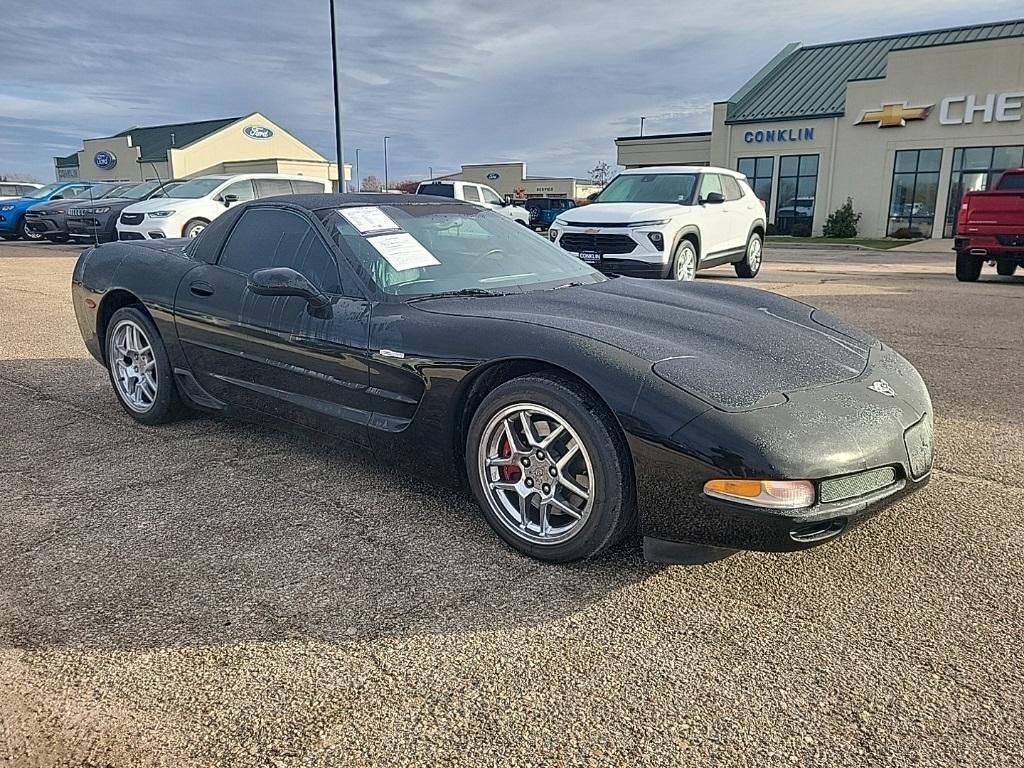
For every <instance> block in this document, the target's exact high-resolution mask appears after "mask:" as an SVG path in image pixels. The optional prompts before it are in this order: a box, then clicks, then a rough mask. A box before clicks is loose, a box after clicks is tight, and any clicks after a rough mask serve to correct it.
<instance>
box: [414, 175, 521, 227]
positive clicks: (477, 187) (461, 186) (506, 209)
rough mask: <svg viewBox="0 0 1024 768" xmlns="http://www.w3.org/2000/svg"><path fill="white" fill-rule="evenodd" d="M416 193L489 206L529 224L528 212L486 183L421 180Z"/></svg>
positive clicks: (493, 209)
mask: <svg viewBox="0 0 1024 768" xmlns="http://www.w3.org/2000/svg"><path fill="white" fill-rule="evenodd" d="M416 194H417V195H437V196H438V197H450V198H452V199H453V200H463V201H465V202H467V203H474V204H475V205H480V206H483V207H484V208H490V209H491V210H492V211H497V212H498V213H503V214H505V215H506V216H508V217H509V218H510V219H512V220H513V221H517V222H519V223H520V224H522V225H523V226H524V227H528V226H530V212H529V211H528V210H526V209H525V208H520V207H519V206H518V205H512V204H511V203H506V202H505V201H504V200H502V199H501V196H500V195H498V193H497V192H495V191H494V190H493V189H491V188H490V187H488V186H487V185H486V184H476V183H474V182H472V181H436V180H432V181H421V182H420V185H419V186H418V187H416Z"/></svg>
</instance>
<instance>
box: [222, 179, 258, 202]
mask: <svg viewBox="0 0 1024 768" xmlns="http://www.w3.org/2000/svg"><path fill="white" fill-rule="evenodd" d="M227 195H234V196H235V197H237V198H238V202H240V203H244V202H245V201H246V200H253V199H255V197H256V195H255V194H254V193H253V190H252V181H251V180H249V179H246V180H245V181H236V182H235V183H234V184H228V185H227V186H226V187H225V188H224V189H222V190H221V193H220V195H218V197H220V198H221V199H224V198H225V197H226V196H227Z"/></svg>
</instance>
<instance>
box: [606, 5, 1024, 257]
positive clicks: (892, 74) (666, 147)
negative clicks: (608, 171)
mask: <svg viewBox="0 0 1024 768" xmlns="http://www.w3.org/2000/svg"><path fill="white" fill-rule="evenodd" d="M615 143H616V145H617V146H618V161H619V164H620V165H624V166H626V167H628V168H642V167H644V166H653V165H678V164H692V165H706V164H709V163H710V164H711V165H719V166H724V167H726V168H734V169H736V170H738V171H740V172H741V173H743V174H745V175H746V176H747V178H748V179H749V180H750V184H751V186H752V187H753V188H754V191H755V192H756V193H757V196H758V197H759V198H761V200H763V201H764V202H765V205H766V208H767V210H768V222H769V224H770V225H771V227H772V228H773V230H774V231H776V232H778V233H780V234H786V233H795V234H806V233H811V234H820V233H821V227H822V224H824V223H825V220H826V219H827V218H828V215H829V214H830V213H831V212H832V211H834V210H835V209H836V208H838V207H839V206H841V205H842V204H843V203H844V202H845V201H846V198H848V197H850V198H853V206H854V208H855V209H856V210H857V211H858V212H860V213H861V214H862V218H861V221H860V225H859V230H860V234H862V235H864V236H867V237H886V236H888V237H898V238H902V237H908V238H909V237H914V238H917V237H951V236H952V235H953V228H954V225H955V221H956V214H957V209H958V208H959V205H960V198H961V196H962V195H963V193H964V192H967V191H970V190H975V189H986V188H987V187H989V186H991V184H992V183H993V182H994V181H995V179H996V178H997V177H998V176H999V174H1000V173H1001V172H1002V171H1004V170H1006V169H1008V168H1016V167H1020V166H1021V165H1022V164H1024V19H1014V20H1010V21H1002V22H995V23H990V24H977V25H973V26H966V27H953V28H949V29H938V30H930V31H925V32H911V33H907V34H902V35H892V36H886V37H877V38H871V39H867V40H851V41H846V42H839V43H832V42H826V43H824V44H821V45H802V44H799V43H792V44H790V45H789V46H787V47H786V48H784V49H783V50H782V51H780V52H779V54H778V55H777V56H776V57H775V58H774V59H772V61H771V62H769V63H768V64H767V65H766V66H765V67H764V68H763V69H762V70H761V71H760V72H758V74H757V75H755V76H754V78H753V79H752V80H750V82H748V83H747V84H746V85H744V86H743V87H742V88H740V89H739V90H738V91H737V92H736V93H735V94H733V95H732V96H731V97H730V98H729V99H728V100H727V101H721V102H718V103H716V104H715V105H714V110H713V118H712V125H711V131H709V132H702V133H666V134H655V135H644V136H642V137H641V136H624V137H622V138H619V139H616V142H615Z"/></svg>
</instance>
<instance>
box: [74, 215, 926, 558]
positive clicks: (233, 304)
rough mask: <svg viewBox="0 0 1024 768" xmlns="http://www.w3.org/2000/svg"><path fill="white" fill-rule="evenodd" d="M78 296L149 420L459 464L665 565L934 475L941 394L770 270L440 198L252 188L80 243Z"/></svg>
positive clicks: (840, 527)
mask: <svg viewBox="0 0 1024 768" xmlns="http://www.w3.org/2000/svg"><path fill="white" fill-rule="evenodd" d="M73 298H74V306H75V311H76V313H77V316H78V322H79V325H80V327H81V331H82V335H83V337H84V338H85V342H86V345H87V346H88V348H89V351H90V352H91V353H92V355H93V356H94V357H95V358H96V359H97V360H99V361H100V362H102V363H103V364H104V365H105V366H106V367H107V368H108V370H109V372H110V378H111V382H112V383H113V386H114V390H115V392H116V393H117V396H118V398H119V400H120V402H121V404H122V405H123V406H124V409H125V410H126V411H127V412H128V413H129V414H130V415H131V416H132V417H134V418H135V419H137V420H138V421H140V422H143V423H146V424H157V423H161V422H165V421H168V420H170V419H173V418H175V417H176V416H177V415H179V414H180V413H181V411H182V409H183V407H184V406H191V407H193V408H196V409H202V410H209V411H220V412H225V413H230V414H236V415H240V416H244V417H247V418H255V419H258V420H263V421H270V422H273V423H275V424H278V425H281V426H299V427H303V428H308V429H313V430H317V431H319V432H322V433H327V434H329V435H332V436H334V437H338V438H342V439H345V440H348V441H352V442H355V443H358V444H360V445H363V446H366V447H367V448H369V449H372V450H373V451H374V452H376V453H377V454H379V455H381V456H382V457H383V458H384V459H385V460H387V461H394V462H397V461H408V462H412V463H414V464H417V465H420V466H421V467H422V468H423V470H424V471H433V472H437V471H448V472H452V471H453V470H454V473H455V474H456V475H458V476H461V477H464V478H466V479H468V482H469V485H470V487H471V489H472V492H473V493H474V495H475V496H476V498H477V500H478V501H479V503H480V506H481V508H482V510H483V513H484V515H485V516H486V519H487V521H488V522H489V523H490V524H491V526H492V527H493V528H494V530H495V531H496V532H497V533H498V534H499V535H500V536H501V537H502V538H503V539H504V540H505V541H506V542H508V543H509V544H511V545H512V546H514V547H516V548H518V549H520V550H522V551H523V552H526V553H529V554H531V555H533V556H536V557H539V558H542V559H545V560H552V561H569V560H574V559H578V558H584V557H591V556H593V555H595V554H597V553H598V552H601V551H602V550H604V549H605V548H606V547H608V546H609V545H611V544H612V543H614V542H615V541H617V540H619V539H620V538H622V537H623V536H624V535H626V534H627V533H629V532H631V531H634V530H639V532H641V533H642V534H643V535H644V548H645V553H646V555H647V557H648V558H649V559H652V560H655V561H659V562H695V561H699V560H707V559H713V558H716V557H721V556H723V555H725V554H728V553H729V552H731V551H733V550H736V549H754V550H766V551H782V550H796V549H803V548H806V547H810V546H813V545H815V544H820V543H822V542H824V541H827V540H829V539H832V538H834V537H835V536H837V535H839V534H841V533H843V532H844V531H846V530H848V529H849V528H851V527H853V526H854V525H856V524H857V523H858V522H860V521H862V520H864V519H865V518H867V517H869V516H871V515H873V514H875V513H877V512H878V511H879V510H881V509H883V508H885V507H886V506H888V505H889V504H891V503H892V502H893V501H895V500H896V499H898V498H900V497H901V496H903V495H905V494H907V493H909V492H910V491H913V490H914V489H916V488H919V487H921V486H922V485H924V484H925V483H926V482H927V481H928V479H929V476H930V472H931V464H932V450H931V445H932V416H931V402H930V399H929V396H928V391H927V389H926V387H925V385H924V382H923V381H922V380H921V377H920V376H919V375H918V373H917V371H916V370H914V368H913V367H912V366H911V365H910V364H909V363H908V362H907V361H906V360H904V359H903V358H902V357H900V356H899V355H898V354H897V353H896V352H894V351H893V350H892V349H890V348H888V347H887V346H885V345H884V344H882V343H880V342H878V341H876V340H874V339H872V338H870V337H868V336H866V335H865V334H863V333H861V332H860V331H858V330H856V329H854V328H850V327H848V326H846V325H844V324H843V323H842V322H840V321H839V320H837V319H836V318H834V317H831V316H829V315H827V314H825V313H823V312H820V311H818V310H815V309H813V308H812V307H809V306H807V305H805V304H801V303H798V302H795V301H792V300H789V299H786V298H783V297H780V296H777V295H774V294H771V293H765V292H762V291H758V290H753V289H750V288H739V287H730V286H725V285H721V284H717V283H709V282H705V281H698V282H697V283H688V284H677V283H671V282H668V283H666V282H657V281H646V280H633V279H630V278H625V277H605V276H603V275H601V274H600V273H598V272H596V271H595V270H593V269H591V268H590V267H588V266H587V265H585V264H584V263H583V262H581V261H578V260H576V259H574V258H572V257H571V256H568V255H567V254H565V253H563V252H562V251H561V250H559V249H558V248H556V247H555V246H553V245H551V244H550V243H548V242H547V241H546V240H545V239H544V238H541V237H538V236H537V235H535V234H533V233H532V232H530V231H529V230H525V229H523V228H522V227H519V226H516V225H515V223H514V222H510V221H509V220H508V219H506V218H505V217H503V216H500V215H497V214H494V213H491V212H489V211H485V210H481V209H479V208H477V207H475V206H471V205H468V204H464V203H458V202H455V201H450V200H440V199H438V198H436V197H420V196H414V195H410V196H404V197H400V198H397V197H395V196H393V195H308V196H302V195H295V196H287V197H279V198H270V199H263V200H258V201H253V202H250V203H246V204H243V205H239V206H235V207H233V208H231V209H230V210H229V211H227V212H225V213H224V214H223V215H222V216H220V217H219V218H218V219H216V220H215V221H214V222H213V223H212V224H211V225H210V226H209V227H208V228H207V229H206V230H205V231H204V232H203V234H202V235H200V236H199V237H198V238H196V239H195V240H193V241H185V240H181V241H174V240H167V241H157V242H153V243H149V242H121V243H111V244H106V245H100V246H97V247H95V248H92V249H89V250H87V251H85V252H83V254H82V255H81V257H80V259H79V261H78V264H77V267H76V269H75V272H74V278H73Z"/></svg>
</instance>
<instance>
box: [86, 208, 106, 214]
mask: <svg viewBox="0 0 1024 768" xmlns="http://www.w3.org/2000/svg"><path fill="white" fill-rule="evenodd" d="M84 213H110V208H86V209H85V211H84Z"/></svg>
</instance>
